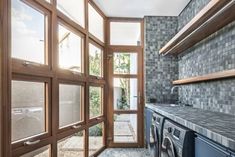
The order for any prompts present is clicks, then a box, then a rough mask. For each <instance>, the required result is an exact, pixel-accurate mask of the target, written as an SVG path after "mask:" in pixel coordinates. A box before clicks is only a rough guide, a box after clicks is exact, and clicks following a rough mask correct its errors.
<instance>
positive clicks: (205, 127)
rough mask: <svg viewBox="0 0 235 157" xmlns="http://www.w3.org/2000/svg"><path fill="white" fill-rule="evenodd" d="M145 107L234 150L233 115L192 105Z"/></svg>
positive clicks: (234, 127)
mask: <svg viewBox="0 0 235 157" xmlns="http://www.w3.org/2000/svg"><path fill="white" fill-rule="evenodd" d="M146 107H147V108H149V109H152V110H153V111H155V112H157V113H160V114H161V115H163V116H165V117H167V118H169V119H171V120H173V121H175V122H177V123H179V124H181V125H183V126H185V127H187V128H189V129H191V130H193V131H195V132H197V133H199V134H201V135H204V136H206V137H207V138H209V139H211V140H213V141H215V142H217V143H219V144H221V145H223V146H225V147H228V148H230V149H231V150H233V151H235V116H233V115H229V114H223V113H219V112H211V111H206V110H202V109H198V108H193V107H187V106H186V107H182V106H171V105H169V104H150V103H147V104H146Z"/></svg>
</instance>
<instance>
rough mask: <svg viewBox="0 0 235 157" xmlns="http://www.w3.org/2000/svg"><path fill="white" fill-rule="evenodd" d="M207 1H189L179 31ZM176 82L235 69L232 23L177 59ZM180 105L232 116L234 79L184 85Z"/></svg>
mask: <svg viewBox="0 0 235 157" xmlns="http://www.w3.org/2000/svg"><path fill="white" fill-rule="evenodd" d="M208 2H209V0H192V1H191V2H190V4H189V5H188V6H187V7H186V8H185V9H184V11H183V12H182V14H181V15H180V16H179V17H178V21H179V24H178V25H179V29H180V28H182V27H183V26H184V25H185V24H186V23H187V22H188V21H189V20H190V19H191V18H193V17H194V16H195V15H196V13H197V12H199V11H200V9H201V8H203V7H204V6H205V5H206V4H207V3H208ZM178 59H179V63H178V64H179V65H178V66H179V78H180V79H181V78H187V77H192V76H200V75H204V74H209V73H213V72H219V71H223V70H229V69H235V22H233V23H231V24H229V25H227V26H226V27H224V28H223V29H221V30H219V31H218V32H216V33H214V34H212V35H211V36H210V37H208V38H206V39H204V40H203V41H201V42H200V43H198V44H197V45H195V46H193V47H192V48H190V49H188V50H186V51H185V52H184V53H183V54H182V55H180V56H179V58H178ZM179 99H180V101H182V102H184V103H187V104H192V105H194V107H198V108H202V109H206V110H212V111H218V112H224V113H228V114H234V115H235V79H227V80H219V81H211V82H203V83H198V84H190V85H184V86H182V88H181V89H180V90H179Z"/></svg>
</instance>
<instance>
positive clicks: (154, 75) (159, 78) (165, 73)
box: [144, 17, 178, 103]
mask: <svg viewBox="0 0 235 157" xmlns="http://www.w3.org/2000/svg"><path fill="white" fill-rule="evenodd" d="M144 20H145V95H146V101H148V100H149V98H156V99H157V102H158V103H165V102H168V103H171V102H175V101H176V100H177V99H178V94H177V93H176V94H173V95H171V94H170V91H171V87H172V84H171V82H172V81H173V80H175V79H177V78H178V72H177V71H178V61H177V58H175V57H172V56H166V57H163V56H161V55H159V50H160V48H161V47H162V46H164V45H165V44H166V43H167V41H169V40H170V39H171V38H172V37H173V36H174V35H175V34H176V32H177V25H178V20H177V17H145V19H144Z"/></svg>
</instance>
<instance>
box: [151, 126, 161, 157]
mask: <svg viewBox="0 0 235 157" xmlns="http://www.w3.org/2000/svg"><path fill="white" fill-rule="evenodd" d="M149 148H150V154H151V157H159V136H158V128H157V127H156V125H154V124H152V125H151V130H150V142H149Z"/></svg>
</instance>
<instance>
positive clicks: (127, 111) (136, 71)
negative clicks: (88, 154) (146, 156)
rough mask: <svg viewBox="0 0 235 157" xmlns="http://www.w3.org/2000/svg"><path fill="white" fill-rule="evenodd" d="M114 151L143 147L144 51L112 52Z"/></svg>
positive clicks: (111, 134)
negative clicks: (122, 148)
mask: <svg viewBox="0 0 235 157" xmlns="http://www.w3.org/2000/svg"><path fill="white" fill-rule="evenodd" d="M108 65H109V66H108V68H109V104H108V121H109V138H108V143H109V146H110V147H142V145H143V80H142V71H143V66H142V49H141V48H140V49H138V48H133V49H130V48H115V49H111V51H110V52H109V64H108Z"/></svg>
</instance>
